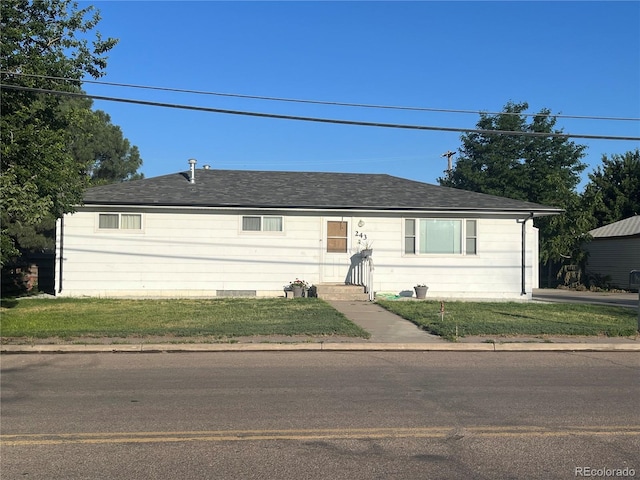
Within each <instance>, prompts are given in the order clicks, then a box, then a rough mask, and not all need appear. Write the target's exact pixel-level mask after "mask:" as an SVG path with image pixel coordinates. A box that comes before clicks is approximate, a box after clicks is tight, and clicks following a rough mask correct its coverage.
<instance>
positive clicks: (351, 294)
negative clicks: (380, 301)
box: [315, 283, 369, 302]
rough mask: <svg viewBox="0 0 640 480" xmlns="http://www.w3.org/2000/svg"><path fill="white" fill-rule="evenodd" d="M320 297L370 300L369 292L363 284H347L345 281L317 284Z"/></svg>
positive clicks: (357, 300) (325, 298) (359, 300)
mask: <svg viewBox="0 0 640 480" xmlns="http://www.w3.org/2000/svg"><path fill="white" fill-rule="evenodd" d="M315 287H316V293H317V295H318V298H321V299H323V300H351V301H356V302H368V301H369V294H368V293H366V292H365V291H364V287H363V286H362V285H345V284H344V283H319V284H317V285H315Z"/></svg>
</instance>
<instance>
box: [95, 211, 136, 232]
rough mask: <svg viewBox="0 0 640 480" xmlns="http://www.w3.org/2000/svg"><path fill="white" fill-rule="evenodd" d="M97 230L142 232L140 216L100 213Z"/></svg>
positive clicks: (134, 214)
mask: <svg viewBox="0 0 640 480" xmlns="http://www.w3.org/2000/svg"><path fill="white" fill-rule="evenodd" d="M98 228H99V229H100V230H142V214H140V213H100V214H98Z"/></svg>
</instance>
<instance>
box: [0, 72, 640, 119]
mask: <svg viewBox="0 0 640 480" xmlns="http://www.w3.org/2000/svg"><path fill="white" fill-rule="evenodd" d="M0 73H1V74H3V75H17V76H23V77H32V78H42V79H47V80H63V81H72V82H76V83H78V82H80V83H92V84H96V85H108V86H114V87H126V88H138V89H145V90H158V91H164V92H175V93H190V94H195V95H213V96H219V97H233V98H245V99H252V100H266V101H276V102H289V103H306V104H313V105H333V106H339V107H358V108H378V109H387V110H405V111H417V112H439V113H463V114H474V115H482V114H484V115H519V116H524V117H539V116H542V117H554V118H571V119H581V120H612V121H640V118H635V117H602V116H593V115H561V114H557V115H553V114H551V113H549V114H546V115H545V114H539V113H516V112H486V111H480V110H456V109H449V108H429V107H407V106H396V105H375V104H366V103H348V102H330V101H323V100H304V99H298V98H283V97H268V96H259V95H245V94H240V93H222V92H208V91H203V90H189V89H183V88H172V87H155V86H150V85H136V84H131V83H118V82H104V81H100V80H76V79H73V78H66V77H54V76H48V75H36V74H28V73H11V72H7V71H0Z"/></svg>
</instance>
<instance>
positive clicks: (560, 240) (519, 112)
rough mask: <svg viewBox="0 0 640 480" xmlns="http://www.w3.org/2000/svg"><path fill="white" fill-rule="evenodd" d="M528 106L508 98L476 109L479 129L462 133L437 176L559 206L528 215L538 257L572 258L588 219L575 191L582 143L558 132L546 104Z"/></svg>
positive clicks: (578, 253) (576, 257)
mask: <svg viewBox="0 0 640 480" xmlns="http://www.w3.org/2000/svg"><path fill="white" fill-rule="evenodd" d="M528 108H529V107H528V104H527V103H512V102H509V103H507V105H506V106H505V107H504V109H503V111H502V112H500V113H498V114H495V115H489V114H481V115H480V120H479V121H478V123H477V129H478V130H481V132H470V133H468V134H464V135H462V137H461V140H462V147H461V148H460V149H459V158H458V160H457V161H456V165H455V168H454V169H453V170H452V171H451V172H449V174H447V175H446V176H445V177H443V178H439V179H438V181H439V183H440V184H441V185H443V186H448V187H454V188H461V189H464V190H472V191H474V192H481V193H487V194H491V195H499V196H503V197H508V198H513V199H517V200H524V201H529V202H535V203H540V204H543V205H549V206H554V207H559V208H563V209H565V213H564V214H563V215H560V216H557V217H543V218H539V219H535V221H534V222H535V225H536V226H537V227H538V228H539V229H540V260H541V261H542V262H543V263H548V262H564V261H566V260H568V259H571V260H572V261H574V262H578V261H580V260H581V256H582V252H581V249H580V248H579V246H580V241H581V236H582V234H583V233H584V232H585V231H586V230H588V226H589V225H590V219H589V216H588V214H586V213H585V212H583V211H582V209H581V208H580V202H579V200H580V199H579V195H578V194H577V193H576V187H577V185H578V183H579V182H580V174H581V172H582V171H583V170H584V169H585V167H586V165H585V164H584V163H583V162H582V161H581V160H582V158H583V157H584V151H585V148H586V147H585V146H583V145H577V144H576V143H574V142H572V141H570V140H569V139H568V138H567V137H565V136H561V134H562V130H559V129H557V128H556V120H557V119H556V118H555V117H554V116H552V115H551V112H550V110H548V109H543V110H541V111H540V112H539V113H537V114H535V115H533V117H532V118H531V119H529V117H530V115H526V114H525V112H526V110H527V109H528ZM494 132H495V133H494ZM504 132H514V133H504Z"/></svg>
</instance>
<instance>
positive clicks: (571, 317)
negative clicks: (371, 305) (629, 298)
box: [377, 300, 638, 339]
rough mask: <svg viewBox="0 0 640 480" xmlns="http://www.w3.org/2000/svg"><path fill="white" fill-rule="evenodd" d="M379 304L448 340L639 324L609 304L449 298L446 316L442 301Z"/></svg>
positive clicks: (620, 330)
mask: <svg viewBox="0 0 640 480" xmlns="http://www.w3.org/2000/svg"><path fill="white" fill-rule="evenodd" d="M377 303H378V304H379V305H381V306H382V307H384V308H386V309H387V310H389V311H391V312H393V313H395V314H397V315H400V316H401V317H404V318H406V319H407V320H410V321H412V322H413V323H415V324H416V325H419V326H421V327H423V328H424V329H425V330H427V331H428V332H430V333H433V334H435V335H440V336H442V337H445V338H448V339H454V338H455V337H456V336H460V337H463V336H471V335H607V336H610V337H617V336H630V335H634V334H636V332H637V326H638V323H637V319H638V313H637V312H636V310H635V309H633V308H623V307H613V306H604V305H587V304H580V305H578V304H563V303H553V304H545V303H520V302H504V303H485V302H446V303H445V313H444V319H442V318H441V315H440V302H430V301H426V302H422V301H421V302H415V301H391V300H379V301H378V302H377ZM456 329H457V330H456ZM456 331H457V334H456Z"/></svg>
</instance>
